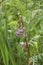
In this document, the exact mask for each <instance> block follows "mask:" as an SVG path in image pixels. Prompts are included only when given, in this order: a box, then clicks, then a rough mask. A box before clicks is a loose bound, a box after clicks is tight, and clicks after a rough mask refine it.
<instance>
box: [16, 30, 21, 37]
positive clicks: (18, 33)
mask: <svg viewBox="0 0 43 65" xmlns="http://www.w3.org/2000/svg"><path fill="white" fill-rule="evenodd" d="M16 36H18V37H19V36H20V29H18V30H17V31H16Z"/></svg>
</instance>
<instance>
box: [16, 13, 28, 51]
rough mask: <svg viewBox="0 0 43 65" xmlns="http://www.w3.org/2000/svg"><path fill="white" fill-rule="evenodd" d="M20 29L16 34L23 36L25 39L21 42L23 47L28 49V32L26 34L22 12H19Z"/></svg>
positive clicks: (25, 49)
mask: <svg viewBox="0 0 43 65" xmlns="http://www.w3.org/2000/svg"><path fill="white" fill-rule="evenodd" d="M18 17H19V18H18V29H17V31H16V36H17V37H21V36H22V38H23V39H24V40H25V41H23V42H20V45H21V47H22V48H23V50H24V51H27V50H28V47H27V46H28V43H27V39H26V38H27V34H26V28H25V26H24V24H23V19H22V16H21V14H20V13H18Z"/></svg>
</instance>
